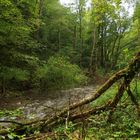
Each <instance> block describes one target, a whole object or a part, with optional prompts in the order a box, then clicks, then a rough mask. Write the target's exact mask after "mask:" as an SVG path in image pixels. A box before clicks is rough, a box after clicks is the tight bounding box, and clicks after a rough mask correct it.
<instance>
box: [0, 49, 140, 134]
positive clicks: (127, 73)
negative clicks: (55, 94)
mask: <svg viewBox="0 0 140 140" xmlns="http://www.w3.org/2000/svg"><path fill="white" fill-rule="evenodd" d="M139 69H140V51H139V52H138V53H137V55H136V56H135V58H134V59H133V60H132V62H131V63H130V64H129V65H128V66H127V67H126V68H124V69H122V70H120V71H119V72H117V73H115V74H114V75H113V76H112V77H110V78H109V79H108V80H107V81H106V82H105V83H104V84H103V85H102V86H101V87H100V88H99V89H98V90H97V91H96V93H93V95H92V96H91V97H90V98H87V99H84V100H82V101H80V102H78V103H75V104H72V105H70V106H69V107H68V108H65V109H64V110H63V111H61V112H59V113H58V114H57V115H55V116H53V117H51V118H49V119H48V118H47V116H46V117H44V119H42V120H37V121H33V122H29V123H26V124H22V125H23V126H24V127H25V126H30V127H33V128H38V127H39V128H40V129H41V130H42V129H43V128H46V127H50V126H52V125H54V124H56V123H59V122H65V120H66V118H67V120H75V119H79V118H80V117H82V118H83V117H88V116H90V115H92V114H96V113H100V112H101V111H106V110H110V114H109V117H108V121H110V120H111V117H112V115H113V112H114V111H115V108H116V107H117V104H118V103H119V101H120V99H121V97H122V96H123V94H124V92H125V91H127V93H128V95H129V96H130V98H131V101H132V102H133V103H134V104H135V105H136V108H137V110H138V114H139V116H140V108H139V104H138V102H137V100H136V99H135V96H134V95H133V93H132V92H131V89H130V83H131V81H132V80H133V79H134V77H135V75H136V74H137V73H138V72H139ZM120 79H122V80H123V83H122V84H121V85H120V88H119V89H118V92H117V93H116V96H115V98H114V99H113V101H109V102H108V103H106V104H105V105H103V106H100V107H96V108H92V109H90V110H88V111H86V112H82V113H76V114H74V113H70V112H71V111H73V110H74V109H77V108H79V107H82V106H84V105H86V104H89V103H91V102H93V101H94V100H96V99H98V98H99V97H100V96H101V95H103V94H104V93H105V91H107V90H108V89H109V88H110V87H111V86H112V85H113V84H115V83H116V82H117V81H118V80H120ZM17 124H18V123H17ZM20 124H21V123H20ZM21 130H23V127H21V126H20V128H19V127H17V128H16V129H14V130H13V131H15V132H19V131H21ZM7 133H8V132H7V131H1V132H0V134H3V135H5V134H7Z"/></svg>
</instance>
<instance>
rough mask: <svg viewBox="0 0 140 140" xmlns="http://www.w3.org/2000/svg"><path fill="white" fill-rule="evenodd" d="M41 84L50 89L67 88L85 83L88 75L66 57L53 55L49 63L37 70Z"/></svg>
mask: <svg viewBox="0 0 140 140" xmlns="http://www.w3.org/2000/svg"><path fill="white" fill-rule="evenodd" d="M37 75H38V77H39V78H40V79H41V80H42V82H43V83H42V82H41V84H43V85H44V86H46V87H47V88H48V89H50V88H51V89H52V88H53V89H65V88H70V87H75V86H78V85H81V84H85V83H86V81H87V77H86V76H85V75H84V73H83V72H82V70H81V69H80V68H79V67H78V66H77V65H74V64H71V63H70V62H69V61H68V60H67V59H66V58H64V57H60V56H57V57H51V58H50V59H49V60H48V63H47V64H46V65H44V66H43V67H42V68H40V69H39V70H38V71H37Z"/></svg>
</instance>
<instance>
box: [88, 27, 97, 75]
mask: <svg viewBox="0 0 140 140" xmlns="http://www.w3.org/2000/svg"><path fill="white" fill-rule="evenodd" d="M95 50H96V27H94V30H93V45H92V50H91V55H90V61H89V73H90V74H91V75H94V73H95V71H96V56H95V53H96V52H95Z"/></svg>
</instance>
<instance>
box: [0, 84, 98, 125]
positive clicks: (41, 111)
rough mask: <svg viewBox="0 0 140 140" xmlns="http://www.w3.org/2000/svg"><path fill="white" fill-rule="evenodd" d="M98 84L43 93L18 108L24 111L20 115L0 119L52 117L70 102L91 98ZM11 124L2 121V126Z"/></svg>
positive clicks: (16, 119)
mask: <svg viewBox="0 0 140 140" xmlns="http://www.w3.org/2000/svg"><path fill="white" fill-rule="evenodd" d="M97 88H98V86H95V85H94V86H85V87H81V88H73V89H69V90H61V91H58V92H53V93H47V94H43V95H41V98H37V99H33V100H30V102H28V103H26V104H21V105H20V107H18V109H19V110H20V111H21V112H22V117H19V116H17V117H16V116H14V117H12V116H4V117H1V118H0V120H12V121H18V122H25V121H27V120H28V121H31V120H36V119H42V118H44V117H45V116H48V117H51V116H52V115H54V114H55V113H56V112H58V111H60V110H62V109H63V108H65V107H68V106H69V105H70V104H73V103H75V102H79V101H80V100H83V99H86V98H89V97H90V96H92V95H93V94H94V93H95V91H96V90H97ZM9 125H10V124H6V123H0V126H1V127H8V126H9Z"/></svg>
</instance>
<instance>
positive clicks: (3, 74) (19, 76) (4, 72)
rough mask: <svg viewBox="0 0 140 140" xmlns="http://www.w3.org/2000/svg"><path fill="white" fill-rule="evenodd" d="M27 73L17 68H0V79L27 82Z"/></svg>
mask: <svg viewBox="0 0 140 140" xmlns="http://www.w3.org/2000/svg"><path fill="white" fill-rule="evenodd" d="M28 76H29V73H28V72H27V71H25V70H21V69H19V68H6V67H5V68H2V69H0V78H3V79H5V80H11V79H15V80H17V81H24V80H28Z"/></svg>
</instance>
